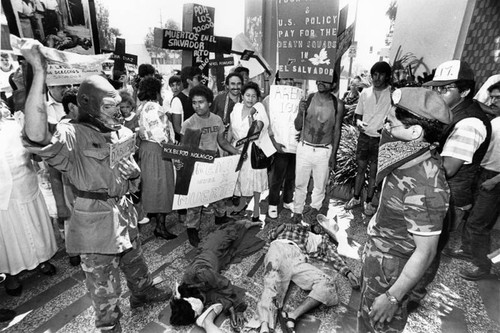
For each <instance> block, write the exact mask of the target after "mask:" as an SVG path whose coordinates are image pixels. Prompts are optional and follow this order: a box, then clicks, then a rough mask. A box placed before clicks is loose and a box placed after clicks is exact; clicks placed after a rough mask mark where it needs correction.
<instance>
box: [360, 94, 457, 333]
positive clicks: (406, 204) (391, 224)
mask: <svg viewBox="0 0 500 333" xmlns="http://www.w3.org/2000/svg"><path fill="white" fill-rule="evenodd" d="M392 104H393V107H392V109H391V111H390V112H389V115H388V116H387V119H386V122H385V125H384V128H383V132H382V139H381V145H380V149H379V157H378V173H377V182H378V181H381V180H383V186H382V192H381V196H380V205H379V209H378V211H377V213H376V214H375V215H374V217H373V218H372V219H371V221H370V224H369V225H368V241H367V243H366V244H365V248H364V252H363V257H362V258H363V269H362V272H363V273H362V286H361V303H360V308H359V312H358V332H387V331H390V332H402V331H403V329H404V327H405V325H406V321H407V318H408V313H407V309H406V305H407V302H408V295H407V294H408V293H409V291H410V290H411V288H413V287H414V286H415V284H416V283H417V282H418V281H419V280H420V278H421V277H422V276H423V274H424V272H425V271H426V269H427V268H428V267H429V265H430V263H431V262H432V260H433V258H434V256H435V255H436V250H437V244H438V240H439V235H440V233H441V230H442V225H443V219H444V216H445V215H446V211H447V209H448V205H449V199H450V189H449V187H448V184H447V182H446V176H445V171H444V168H443V163H442V159H441V156H439V154H438V153H437V151H436V148H437V146H436V145H434V144H433V143H434V142H438V140H439V137H440V136H441V134H442V131H443V127H444V125H445V124H448V123H450V122H451V121H452V113H451V112H450V110H449V108H448V106H447V105H446V103H445V102H444V101H443V99H442V98H441V97H440V96H439V94H438V93H436V92H434V91H431V90H428V89H424V88H402V89H399V90H395V91H394V93H393V95H392Z"/></svg>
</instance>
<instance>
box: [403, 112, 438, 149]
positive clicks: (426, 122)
mask: <svg viewBox="0 0 500 333" xmlns="http://www.w3.org/2000/svg"><path fill="white" fill-rule="evenodd" d="M396 118H397V119H398V120H399V121H400V122H401V123H402V124H403V125H404V126H405V128H408V127H410V126H413V125H420V126H421V127H422V129H423V130H424V137H423V138H424V140H425V141H427V142H429V143H434V142H439V139H440V138H441V135H442V134H443V128H444V124H443V123H442V122H440V121H438V120H436V119H427V118H422V117H419V116H417V115H414V114H413V113H411V112H408V111H406V110H404V109H401V108H399V107H396Z"/></svg>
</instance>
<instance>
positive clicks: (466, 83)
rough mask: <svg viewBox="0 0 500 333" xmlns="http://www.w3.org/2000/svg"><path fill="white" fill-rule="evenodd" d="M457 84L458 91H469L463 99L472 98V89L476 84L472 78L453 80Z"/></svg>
mask: <svg viewBox="0 0 500 333" xmlns="http://www.w3.org/2000/svg"><path fill="white" fill-rule="evenodd" d="M454 83H455V85H456V86H457V89H458V92H459V93H463V92H464V91H466V90H467V89H470V92H469V93H468V94H467V96H465V99H472V98H473V97H474V90H475V86H476V81H474V80H458V81H455V82H454Z"/></svg>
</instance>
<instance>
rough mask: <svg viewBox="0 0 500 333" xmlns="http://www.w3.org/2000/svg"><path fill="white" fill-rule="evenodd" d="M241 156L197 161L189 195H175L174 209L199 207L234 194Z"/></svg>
mask: <svg viewBox="0 0 500 333" xmlns="http://www.w3.org/2000/svg"><path fill="white" fill-rule="evenodd" d="M238 158H239V156H236V155H233V156H226V157H219V158H216V159H215V161H214V163H211V164H208V163H200V162H196V163H195V166H194V171H193V175H192V178H191V183H190V185H189V192H188V194H187V195H178V194H176V195H174V203H173V207H172V209H174V210H176V209H185V208H191V207H199V206H202V205H206V204H209V203H211V202H215V201H218V200H221V199H224V198H228V197H230V196H232V195H233V193H234V187H235V186H236V180H237V179H238V174H239V172H235V171H234V170H235V169H236V165H237V164H238Z"/></svg>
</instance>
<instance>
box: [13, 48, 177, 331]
mask: <svg viewBox="0 0 500 333" xmlns="http://www.w3.org/2000/svg"><path fill="white" fill-rule="evenodd" d="M41 47H42V45H41V44H40V43H39V42H37V41H35V40H23V46H22V49H21V53H22V55H23V56H24V57H25V58H26V60H27V61H28V62H29V63H30V64H31V66H32V67H33V83H32V85H31V89H30V91H29V95H28V97H27V99H26V106H25V127H24V130H25V137H24V145H25V146H26V147H27V149H28V150H29V151H30V152H32V153H35V154H37V155H39V156H41V157H42V158H43V159H44V161H46V162H47V163H48V164H49V165H50V166H52V167H54V168H55V169H57V170H59V171H60V172H62V174H63V175H65V176H67V178H68V180H69V182H70V183H71V184H72V186H73V192H74V194H75V196H76V200H75V204H74V209H73V212H72V213H71V219H70V220H69V223H68V225H67V227H66V237H65V239H66V249H67V251H68V252H69V253H78V254H81V261H82V262H81V265H82V269H83V271H84V272H85V279H86V284H87V288H88V290H89V292H90V297H91V299H92V305H93V307H94V311H95V317H96V320H95V323H96V327H97V328H98V329H101V331H103V332H121V326H120V321H119V319H120V317H121V312H120V309H119V298H120V294H121V284H120V270H121V271H122V272H123V273H124V275H125V278H126V280H127V285H128V287H129V289H130V291H131V296H130V307H131V308H136V307H139V306H142V305H144V304H145V303H149V302H156V301H165V300H168V299H169V298H170V297H171V296H172V291H171V290H170V289H169V288H168V287H165V288H164V289H160V288H158V287H156V286H155V285H154V284H153V279H152V277H151V275H150V273H149V272H148V268H147V266H146V262H145V260H144V256H143V253H142V250H141V245H140V239H139V231H138V229H137V212H136V210H135V208H134V206H133V204H132V202H131V201H130V200H129V199H128V198H127V197H126V196H125V195H126V194H127V193H129V192H134V191H135V190H137V188H138V186H139V182H140V178H139V176H140V170H139V167H138V166H137V164H136V163H135V161H134V159H133V158H132V156H131V155H130V156H128V157H124V158H123V159H122V160H121V161H120V162H119V163H117V164H116V165H115V166H114V167H111V166H110V158H111V157H110V145H112V144H114V143H116V142H117V141H118V140H126V139H129V140H133V136H132V132H131V131H130V130H129V129H128V128H125V127H123V126H121V119H120V116H119V112H120V110H119V108H118V104H119V103H120V100H121V98H120V96H119V95H118V93H117V91H116V90H115V89H114V88H113V87H112V86H111V85H110V83H109V82H108V81H107V80H106V79H105V78H104V77H102V76H98V75H94V76H90V77H88V78H86V79H85V80H84V81H83V82H82V84H81V85H80V88H79V90H78V95H77V100H78V107H79V114H78V121H77V122H75V123H63V124H59V125H58V127H57V130H56V132H55V133H54V135H52V134H51V133H50V132H49V131H48V128H47V110H46V108H45V104H44V103H43V99H44V95H43V89H44V84H45V78H46V75H47V64H46V59H45V57H44V56H43V54H42V53H41V50H40V48H41Z"/></svg>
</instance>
